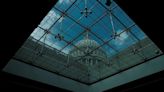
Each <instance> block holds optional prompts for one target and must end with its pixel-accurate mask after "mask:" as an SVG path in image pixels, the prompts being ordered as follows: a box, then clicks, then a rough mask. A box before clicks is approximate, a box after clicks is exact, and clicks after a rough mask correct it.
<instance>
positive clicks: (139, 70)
mask: <svg viewBox="0 0 164 92" xmlns="http://www.w3.org/2000/svg"><path fill="white" fill-rule="evenodd" d="M163 61H164V55H162V56H160V57H157V58H155V59H153V60H150V61H148V62H146V63H143V64H141V65H139V66H136V67H134V68H132V69H129V70H126V71H124V72H122V73H119V74H117V75H114V76H112V77H110V78H107V79H105V80H102V81H100V82H98V83H95V84H93V85H91V86H90V89H89V90H90V92H102V91H105V90H107V89H111V88H114V87H117V86H120V85H123V84H125V83H128V82H131V81H134V80H137V79H139V78H142V77H146V76H148V75H151V74H153V73H156V72H159V71H162V70H164V62H163Z"/></svg>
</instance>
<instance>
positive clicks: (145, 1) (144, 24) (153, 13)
mask: <svg viewBox="0 0 164 92" xmlns="http://www.w3.org/2000/svg"><path fill="white" fill-rule="evenodd" d="M114 1H115V2H116V3H117V4H118V5H119V6H120V7H121V8H122V9H123V10H124V11H125V12H126V13H127V14H128V15H129V17H130V18H132V20H133V21H134V22H135V23H136V24H137V25H138V26H139V27H140V28H141V29H142V30H143V31H144V32H145V33H146V34H147V35H148V36H149V37H150V39H151V40H153V42H155V43H156V45H158V47H159V48H160V49H161V50H162V51H164V48H163V47H164V46H163V44H162V43H163V42H162V39H163V33H162V30H163V13H162V11H163V10H162V9H163V8H162V6H163V5H162V4H163V2H160V0H157V1H155V0H114Z"/></svg>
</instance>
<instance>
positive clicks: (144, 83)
mask: <svg viewBox="0 0 164 92" xmlns="http://www.w3.org/2000/svg"><path fill="white" fill-rule="evenodd" d="M149 91H150V92H163V91H164V71H161V72H158V73H155V74H153V75H150V76H148V77H144V78H142V79H139V80H135V81H132V82H130V83H127V84H125V85H122V86H119V87H116V88H113V89H110V90H106V91H104V92H149Z"/></svg>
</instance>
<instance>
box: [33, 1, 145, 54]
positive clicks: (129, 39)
mask: <svg viewBox="0 0 164 92" xmlns="http://www.w3.org/2000/svg"><path fill="white" fill-rule="evenodd" d="M84 1H85V0H59V1H58V3H57V4H56V5H55V6H54V7H53V8H52V9H51V10H50V11H49V13H48V14H47V15H46V17H45V18H44V19H43V20H42V21H41V23H40V24H39V27H37V28H36V29H35V31H34V32H33V33H32V34H31V36H32V37H34V38H35V39H37V40H39V39H40V41H42V42H44V41H45V43H46V44H47V45H50V46H52V47H54V48H55V49H58V50H62V52H64V53H66V54H68V52H69V51H68V50H69V48H73V46H72V45H71V44H69V45H67V44H68V43H67V41H68V42H72V43H73V44H74V43H76V42H78V40H81V39H83V37H80V35H83V34H82V33H83V32H84V31H85V29H86V28H89V29H90V30H91V32H89V35H90V38H91V39H93V40H96V41H97V42H98V43H99V44H103V43H104V42H106V41H108V40H110V39H112V40H111V41H109V42H108V43H107V44H105V46H104V48H103V49H105V51H108V52H107V53H109V52H111V53H110V54H111V55H112V54H113V53H115V54H116V52H114V51H115V50H114V51H112V48H109V46H108V45H110V46H112V47H113V48H114V49H116V50H117V53H118V52H119V51H121V50H123V49H126V48H128V47H129V46H130V45H132V44H134V43H136V42H137V39H140V40H141V39H144V38H145V36H146V35H145V34H144V33H143V31H142V30H141V29H140V28H139V27H138V26H137V25H136V24H135V23H134V22H133V21H132V20H131V19H130V18H129V17H128V15H126V14H125V12H124V11H123V10H122V9H121V8H120V7H119V6H118V5H117V4H116V3H115V2H112V4H111V6H110V7H109V6H106V5H105V2H106V0H99V2H98V1H97V0H86V7H87V8H88V9H89V10H90V11H91V12H92V13H91V14H88V16H87V17H85V15H84V14H81V11H84V9H85V2H84ZM101 4H102V5H101ZM112 23H113V24H112ZM44 30H47V31H49V32H50V33H45V31H44ZM114 31H115V33H116V34H120V35H119V36H117V37H116V38H115V39H113V36H114V35H113V33H114ZM123 31H124V32H123ZM129 31H131V32H132V33H133V34H134V35H135V36H136V37H137V39H136V38H135V37H133V35H131V32H129ZM44 34H46V35H45V36H43V35H44ZM57 34H60V35H62V36H63V37H64V39H66V41H62V40H61V41H59V40H58V39H55V38H54V36H55V35H57ZM79 34H80V35H79ZM44 39H45V40H44ZM76 39H78V40H76ZM75 41H76V42H75ZM64 47H65V48H64ZM110 50H111V51H110Z"/></svg>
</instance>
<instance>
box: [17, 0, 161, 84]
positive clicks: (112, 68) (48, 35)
mask: <svg viewBox="0 0 164 92" xmlns="http://www.w3.org/2000/svg"><path fill="white" fill-rule="evenodd" d="M105 3H106V0H59V1H58V2H57V3H56V5H54V6H53V7H52V9H51V10H50V11H49V12H48V14H47V15H46V16H45V17H44V19H43V20H42V21H41V22H40V24H39V25H38V27H37V28H35V30H34V31H33V32H32V34H31V35H30V37H29V38H28V39H27V40H26V42H25V43H24V45H23V46H22V47H21V48H20V49H19V50H18V52H17V53H16V54H15V56H14V58H15V59H16V60H19V61H20V62H25V63H27V64H30V65H33V66H36V67H38V68H41V69H44V70H47V71H50V72H52V73H55V74H58V75H61V76H64V77H67V78H70V79H73V80H76V81H78V82H81V83H84V84H86V83H89V84H92V83H95V82H97V81H100V80H102V79H104V78H107V77H110V76H113V75H114V74H117V73H120V71H123V70H126V69H129V68H130V67H134V66H135V65H139V64H141V63H143V62H146V60H147V61H148V60H150V59H151V58H154V57H156V56H158V55H160V54H161V53H162V52H161V51H160V49H159V48H158V47H157V46H156V45H155V44H154V43H153V42H152V41H151V40H150V39H149V37H147V36H146V34H145V33H144V32H143V31H142V30H141V29H140V28H139V27H138V26H137V25H136V24H135V23H134V22H133V21H132V20H131V19H130V18H129V17H128V15H127V14H126V13H125V12H124V11H123V10H122V9H121V8H120V7H119V6H118V5H117V4H116V3H115V2H114V1H112V3H111V5H110V6H107V5H106V4H105ZM86 33H88V36H89V39H90V40H92V42H93V44H92V47H94V43H96V42H97V43H98V47H96V49H95V48H94V49H93V48H91V49H90V50H91V51H89V50H87V49H88V48H87V49H86V48H84V49H83V50H85V51H87V53H85V51H83V50H82V49H80V51H79V47H78V46H77V43H79V41H81V40H83V41H84V37H86ZM93 40H94V41H93ZM95 41H96V42H95ZM97 43H96V44H97ZM87 44H89V42H88V43H87ZM83 45H85V44H83ZM96 46H97V45H96ZM45 47H46V48H45ZM88 47H89V46H88ZM73 50H75V51H77V53H73V54H70V52H71V51H73ZM81 51H82V55H81ZM88 51H89V53H88ZM92 52H93V53H92ZM94 52H95V53H94ZM102 52H105V54H104V55H105V58H104V57H103V53H102ZM78 53H80V55H81V56H80V59H81V60H80V59H77V58H76V57H73V56H74V55H75V54H76V55H78ZM83 53H84V54H83ZM106 54H107V55H106ZM76 55H75V56H76ZM94 55H96V56H94ZM87 56H88V57H92V60H91V59H88V57H87ZM99 56H100V57H99ZM101 57H103V59H102V58H101ZM95 58H96V59H95ZM86 60H88V61H90V64H88V62H86ZM76 61H78V62H76ZM91 61H92V62H91ZM97 62H98V63H97ZM85 63H87V65H85ZM93 63H94V65H93Z"/></svg>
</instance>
